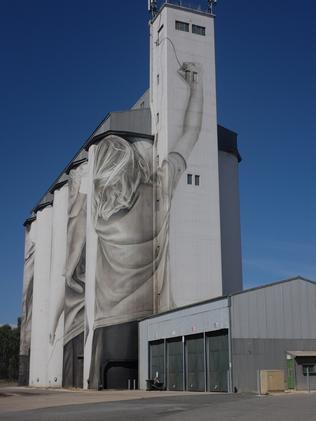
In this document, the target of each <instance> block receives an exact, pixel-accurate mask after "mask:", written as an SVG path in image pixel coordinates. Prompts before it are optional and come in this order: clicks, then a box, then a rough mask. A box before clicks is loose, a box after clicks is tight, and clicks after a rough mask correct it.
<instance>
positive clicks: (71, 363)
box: [63, 333, 84, 388]
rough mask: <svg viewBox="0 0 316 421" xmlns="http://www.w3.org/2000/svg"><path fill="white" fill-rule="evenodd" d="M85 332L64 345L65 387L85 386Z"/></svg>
mask: <svg viewBox="0 0 316 421" xmlns="http://www.w3.org/2000/svg"><path fill="white" fill-rule="evenodd" d="M83 347H84V336H83V333H82V334H80V335H78V336H76V337H75V338H74V339H72V340H71V341H69V342H68V343H67V344H66V345H65V346H64V360H63V387H76V388H82V387H83Z"/></svg>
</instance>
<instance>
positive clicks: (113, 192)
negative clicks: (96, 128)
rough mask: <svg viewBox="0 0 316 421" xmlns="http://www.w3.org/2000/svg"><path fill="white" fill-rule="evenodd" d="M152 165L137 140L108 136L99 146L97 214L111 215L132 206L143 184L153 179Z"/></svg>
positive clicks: (105, 216)
mask: <svg viewBox="0 0 316 421" xmlns="http://www.w3.org/2000/svg"><path fill="white" fill-rule="evenodd" d="M150 176H151V174H150V169H149V165H148V163H147V162H146V160H145V159H144V158H143V157H142V155H140V153H139V152H138V150H137V148H136V147H135V144H133V143H129V142H128V141H126V140H125V139H123V138H121V137H118V136H108V137H106V138H105V139H103V140H102V141H101V142H100V143H99V144H98V146H97V148H96V151H95V161H94V176H93V180H94V203H93V208H94V209H93V211H94V218H102V219H105V220H109V218H110V217H111V216H112V215H114V214H116V213H117V212H118V211H120V210H122V209H126V210H128V209H130V208H131V207H132V206H133V204H134V203H135V200H136V198H137V190H138V187H139V185H140V184H142V183H148V182H150Z"/></svg>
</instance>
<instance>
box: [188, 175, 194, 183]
mask: <svg viewBox="0 0 316 421" xmlns="http://www.w3.org/2000/svg"><path fill="white" fill-rule="evenodd" d="M192 179H193V175H192V174H187V184H192Z"/></svg>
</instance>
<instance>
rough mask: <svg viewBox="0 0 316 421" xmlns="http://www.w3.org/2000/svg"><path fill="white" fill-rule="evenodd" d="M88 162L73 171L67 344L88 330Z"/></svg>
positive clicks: (70, 206)
mask: <svg viewBox="0 0 316 421" xmlns="http://www.w3.org/2000/svg"><path fill="white" fill-rule="evenodd" d="M86 184H87V164H86V163H85V164H82V165H80V166H79V167H77V168H75V169H73V170H71V171H70V174H69V182H68V186H69V201H68V227H67V258H66V272H65V281H66V282H65V306H64V311H65V336H64V343H65V344H66V343H67V342H69V341H70V340H72V339H73V338H75V337H76V336H78V335H79V334H80V333H82V332H83V331H84V308H85V274H86V218H87V192H86Z"/></svg>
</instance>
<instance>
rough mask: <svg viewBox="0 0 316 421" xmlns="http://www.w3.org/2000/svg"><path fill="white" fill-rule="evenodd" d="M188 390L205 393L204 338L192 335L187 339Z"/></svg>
mask: <svg viewBox="0 0 316 421" xmlns="http://www.w3.org/2000/svg"><path fill="white" fill-rule="evenodd" d="M185 349H186V364H187V390H190V391H192V392H204V391H205V361H204V337H203V335H192V336H187V337H186V344H185Z"/></svg>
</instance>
